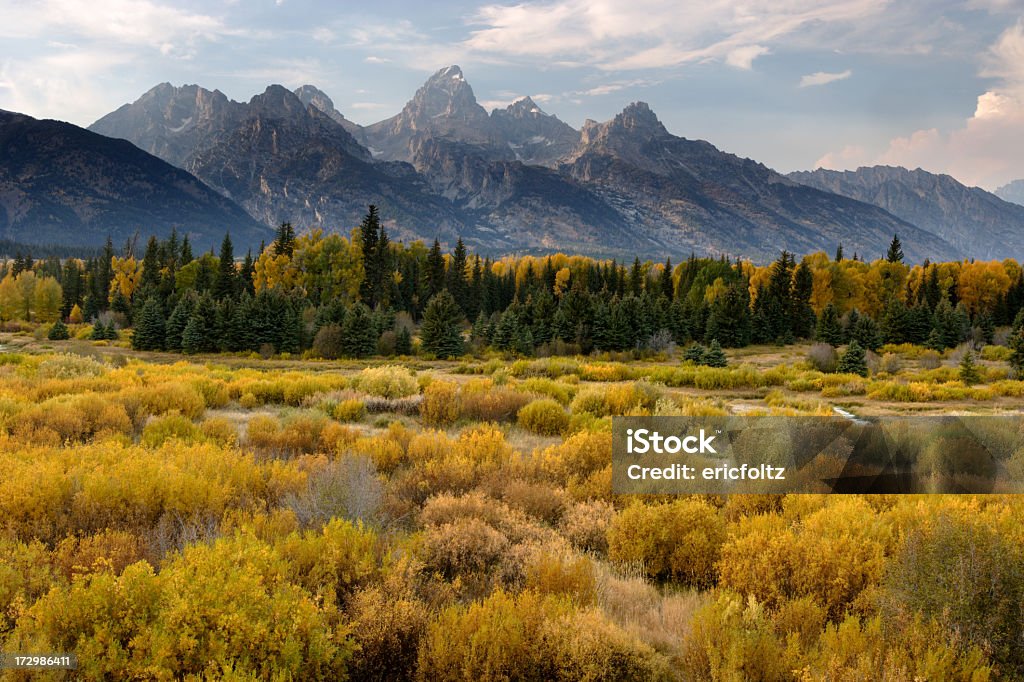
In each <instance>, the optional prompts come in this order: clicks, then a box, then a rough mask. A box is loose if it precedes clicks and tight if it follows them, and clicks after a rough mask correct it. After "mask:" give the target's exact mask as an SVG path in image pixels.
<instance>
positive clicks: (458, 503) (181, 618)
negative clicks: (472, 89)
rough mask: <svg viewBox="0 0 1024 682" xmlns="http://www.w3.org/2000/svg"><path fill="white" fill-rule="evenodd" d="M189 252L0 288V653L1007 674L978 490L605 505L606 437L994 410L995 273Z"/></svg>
mask: <svg viewBox="0 0 1024 682" xmlns="http://www.w3.org/2000/svg"><path fill="white" fill-rule="evenodd" d="M371 232H372V233H373V234H372V235H371ZM374 239H375V240H376V241H375V244H376V245H375V246H374V245H371V244H373V243H374V241H373V240H374ZM187 249H188V247H187V242H185V243H184V244H183V243H180V242H176V238H173V237H172V239H171V241H162V242H161V241H159V240H155V239H154V240H151V241H150V242H149V246H148V247H147V249H146V252H145V255H144V257H143V258H142V259H136V258H135V257H134V256H133V255H132V253H131V252H130V250H129V251H126V252H124V253H121V254H120V255H118V254H116V253H114V254H107V255H102V256H99V257H96V258H93V259H89V260H86V261H76V260H66V261H64V262H63V263H61V262H59V261H50V260H45V261H42V262H35V261H32V260H31V259H30V258H28V257H22V258H20V259H18V260H17V261H15V262H14V263H12V264H11V266H10V267H9V268H8V271H7V273H6V276H5V277H4V278H3V280H2V283H0V291H2V292H3V295H2V296H0V310H2V311H3V315H4V318H5V320H6V321H5V325H6V326H5V331H4V333H3V335H2V336H0V341H2V343H3V344H4V346H3V349H4V351H5V352H3V353H0V377H2V381H0V470H2V471H3V472H4V476H3V477H2V478H0V519H2V521H0V638H2V640H0V641H2V645H3V649H4V650H6V651H71V652H74V653H76V654H77V656H78V659H79V669H78V670H77V671H76V672H75V678H76V679H110V678H128V677H139V678H150V677H153V678H167V679H172V678H192V679H204V678H206V679H209V678H218V679H303V680H307V679H309V680H312V679H340V678H345V677H348V678H350V679H389V680H390V679H419V680H434V679H524V678H525V679H566V680H575V679H592V680H602V679H608V680H611V679H615V680H626V679H667V680H668V679H681V680H690V679H714V680H730V679H758V680H762V679H763V680H775V679H779V680H784V679H799V680H804V679H807V680H810V679H830V680H863V679H890V680H908V681H909V680H914V679H960V680H972V681H977V680H984V679H1013V678H1015V677H1017V676H1018V675H1020V674H1022V673H1024V658H1022V657H1021V654H1020V648H1019V646H1017V644H1018V639H1019V633H1020V632H1021V630H1022V627H1024V623H1022V616H1021V612H1020V609H1019V602H1020V600H1021V599H1022V598H1024V553H1022V552H1021V549H1020V548H1021V546H1022V542H1021V541H1022V540H1024V536H1022V534H1021V533H1022V531H1021V528H1022V527H1024V526H1022V525H1021V521H1022V514H1024V505H1022V504H1021V503H1019V502H1018V501H1017V500H1016V498H1014V497H1012V496H998V495H991V496H981V497H972V496H925V497H901V496H877V495H876V496H834V497H826V496H817V495H792V496H750V495H735V496H730V497H715V496H683V497H670V496H664V497H650V496H647V497H640V496H621V495H613V494H612V492H611V418H612V417H614V416H619V415H647V414H650V415H691V416H699V415H707V416H711V415H727V414H750V415H757V414H767V415H807V414H812V415H813V414H817V415H831V414H835V412H834V408H835V407H841V408H843V409H844V410H845V411H848V412H850V413H853V414H856V415H858V416H870V415H882V414H913V413H929V414H950V413H962V414H975V413H976V414H1006V413H1015V412H1017V411H1018V410H1019V404H1020V403H1019V401H1020V399H1021V397H1022V396H1024V381H1022V379H1021V377H1020V375H1019V372H1020V369H1021V359H1022V347H1021V336H1022V332H1021V319H1022V316H1021V314H1020V312H1019V311H1020V307H1021V305H1022V303H1024V301H1022V293H1024V280H1022V279H1021V270H1020V267H1019V266H1018V265H1017V263H1015V262H1014V261H1010V260H1008V261H1004V262H994V263H981V262H977V263H972V262H952V263H934V264H925V265H916V266H913V267H911V266H907V265H904V264H903V262H902V254H901V253H900V244H899V242H898V240H894V243H893V247H892V249H891V250H890V258H888V259H885V260H878V261H875V262H872V263H865V262H862V261H860V260H859V259H857V260H855V259H853V258H850V259H845V258H842V255H841V254H837V255H838V256H839V257H838V258H830V257H828V256H826V255H824V254H814V255H811V256H807V257H804V258H802V259H800V260H799V261H796V259H794V258H792V257H791V256H789V255H788V254H783V255H782V256H781V257H780V258H779V260H778V261H777V262H775V263H774V264H772V265H769V266H764V267H758V266H755V265H753V264H751V263H749V262H743V261H739V262H733V261H727V260H722V259H697V258H690V259H688V260H687V261H685V262H684V263H682V264H680V265H678V266H672V265H671V263H667V264H664V265H663V264H660V263H659V264H652V263H649V262H647V263H643V262H640V261H639V260H638V261H636V262H635V263H634V264H633V265H632V267H630V268H625V267H621V266H618V265H616V264H614V263H612V262H604V261H595V260H592V259H587V258H582V257H569V256H561V255H559V256H551V257H543V258H530V257H524V258H520V259H502V260H499V261H496V262H491V261H488V260H483V259H479V258H476V257H472V256H470V255H467V254H466V253H465V252H464V251H461V250H460V249H456V250H455V252H454V253H453V254H449V255H447V256H445V255H444V254H442V253H441V252H440V250H439V248H437V247H436V245H435V248H434V249H433V250H430V249H427V248H425V247H424V246H423V245H422V244H412V245H409V246H405V245H401V244H392V243H389V242H388V240H387V237H386V234H384V232H383V230H381V229H380V227H379V225H377V224H375V221H374V215H373V213H372V212H371V214H370V215H369V216H368V217H367V221H366V222H364V225H363V230H362V231H356V232H355V233H353V236H352V239H351V240H349V239H345V238H342V237H339V236H336V235H330V236H325V235H322V234H320V233H317V232H313V233H310V234H307V235H301V236H295V235H294V233H293V232H292V231H291V229H290V228H289V227H287V226H284V227H282V228H281V230H280V231H279V235H278V239H277V240H276V241H275V242H274V243H273V244H271V245H268V246H267V247H266V249H265V250H264V251H263V252H262V253H261V254H257V255H255V256H247V257H246V259H245V260H244V261H243V263H242V264H241V265H239V264H238V263H236V262H235V261H234V257H233V254H232V253H231V247H230V241H229V240H228V239H225V245H224V247H223V249H222V252H221V257H220V258H218V257H216V256H213V255H212V254H204V255H202V256H200V257H199V258H194V257H192V256H191V255H190V254H189V253H188V250H187ZM108 255H109V259H108ZM435 288H436V291H434V289H435ZM453 291H454V292H456V295H454V296H453V295H452V292H453ZM87 320H91V323H90V321H87ZM751 344H753V345H751ZM837 348H838V350H837ZM168 351H170V352H168ZM179 352H183V353H184V354H185V356H184V357H183V356H182V355H179V354H178V353H179ZM1022 436H1024V434H1021V433H1007V434H1004V435H1003V436H1001V437H1002V438H1004V439H1005V440H1007V442H1016V439H1019V438H1021V437H1022ZM1008 466H1010V467H1011V468H1014V471H1017V470H1018V469H1021V467H1022V466H1024V450H1021V451H1019V452H1017V453H1016V454H1014V455H1012V457H1011V458H1010V459H1009V460H1008ZM10 674H11V675H14V678H17V675H16V674H14V673H10ZM25 674H28V673H25Z"/></svg>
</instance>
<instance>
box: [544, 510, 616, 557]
mask: <svg viewBox="0 0 1024 682" xmlns="http://www.w3.org/2000/svg"><path fill="white" fill-rule="evenodd" d="M614 519H615V508H614V507H613V506H612V505H611V504H610V503H608V502H605V501H604V500H587V501H584V502H577V503H575V504H573V505H571V506H569V507H568V508H567V509H566V510H565V513H564V514H563V515H562V518H561V520H560V521H559V524H558V529H559V531H560V532H561V533H562V535H563V536H564V537H565V538H566V539H567V540H568V541H569V542H570V543H572V546H573V547H575V548H577V549H579V550H581V551H585V552H596V553H598V554H605V553H607V552H608V529H609V528H611V525H612V521H613V520H614Z"/></svg>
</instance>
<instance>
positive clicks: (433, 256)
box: [426, 239, 446, 301]
mask: <svg viewBox="0 0 1024 682" xmlns="http://www.w3.org/2000/svg"><path fill="white" fill-rule="evenodd" d="M445 284H446V282H445V271H444V255H443V254H442V253H441V244H440V242H438V241H437V240H436V239H435V240H434V245H433V246H431V247H430V253H429V254H427V296H426V298H427V300H428V301H429V300H430V299H432V298H433V297H434V296H437V295H438V294H439V293H441V291H442V290H443V289H444V288H445Z"/></svg>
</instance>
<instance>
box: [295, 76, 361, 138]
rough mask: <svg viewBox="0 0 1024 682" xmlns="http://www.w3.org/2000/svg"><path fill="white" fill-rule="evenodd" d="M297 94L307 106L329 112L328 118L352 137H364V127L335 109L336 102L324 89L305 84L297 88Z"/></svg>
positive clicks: (325, 112)
mask: <svg viewBox="0 0 1024 682" xmlns="http://www.w3.org/2000/svg"><path fill="white" fill-rule="evenodd" d="M295 96H296V97H298V98H299V101H301V102H302V103H303V104H305V105H306V106H310V105H312V106H314V107H316V108H317V109H318V110H319V111H320V112H321V113H324V114H327V118H329V119H331V120H332V121H334V122H335V123H337V124H339V125H340V126H341V127H342V128H344V129H345V130H346V131H348V134H349V135H351V136H352V137H354V138H356V139H357V140H361V139H362V135H363V127H362V126H361V125H359V124H358V123H353V122H352V121H350V120H348V119H347V118H345V116H344V115H343V114H342V113H341V112H340V111H338V110H337V109H335V108H334V102H333V101H331V98H330V97H328V96H327V93H325V92H324V91H323V90H320V89H319V88H317V87H316V86H315V85H303V86H302V87H299V88H296V89H295Z"/></svg>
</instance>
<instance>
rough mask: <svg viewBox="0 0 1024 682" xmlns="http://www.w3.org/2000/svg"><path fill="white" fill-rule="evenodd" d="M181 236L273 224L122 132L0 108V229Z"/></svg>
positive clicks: (7, 234)
mask: <svg viewBox="0 0 1024 682" xmlns="http://www.w3.org/2000/svg"><path fill="white" fill-rule="evenodd" d="M175 228H176V229H178V230H179V232H185V233H188V234H189V235H190V237H191V238H192V239H193V241H194V243H195V244H196V246H198V247H199V248H207V247H209V246H212V245H213V243H214V241H216V242H218V243H219V240H220V238H221V237H222V236H223V234H224V231H225V230H231V232H232V234H234V235H235V236H236V239H238V240H239V241H240V242H242V243H259V241H260V240H262V239H269V238H272V236H273V232H272V231H271V230H270V229H269V228H268V227H267V226H266V225H263V224H261V223H259V222H257V221H256V220H254V219H253V218H252V217H251V216H250V215H249V214H248V213H246V212H245V211H244V210H242V209H241V208H239V207H238V206H237V205H236V204H235V203H234V202H232V201H230V200H229V199H226V198H225V197H223V196H221V195H220V194H219V193H217V192H215V191H213V190H212V189H210V188H209V187H207V186H206V185H204V184H203V183H202V182H200V181H199V180H197V179H196V178H195V177H194V176H193V175H191V174H189V173H187V172H185V171H183V170H181V169H180V168H176V167H174V166H172V165H171V164H169V163H167V162H165V161H161V160H160V159H158V158H156V157H155V156H152V155H151V154H147V153H146V152H144V151H142V150H141V149H139V148H138V147H136V146H135V145H133V144H131V143H129V142H125V141H124V140H112V139H110V138H108V137H104V136H102V135H98V134H96V133H92V132H89V131H87V130H83V129H82V128H79V127H78V126H74V125H71V124H70V123H62V122H59V121H49V120H42V121H41V120H37V119H34V118H31V117H29V116H24V115H22V114H15V113H11V112H8V111H0V236H2V237H3V238H5V239H8V240H11V241H14V242H22V243H31V244H60V245H65V246H76V245H77V246H96V245H98V244H101V243H102V242H103V241H104V240H105V239H106V238H107V236H108V235H109V236H111V237H112V238H113V239H115V240H117V241H118V242H123V241H125V240H128V239H131V238H133V237H134V236H135V235H140V236H141V237H142V238H145V237H146V236H148V235H149V234H153V233H159V234H167V233H169V232H170V231H171V230H172V229H175Z"/></svg>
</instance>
